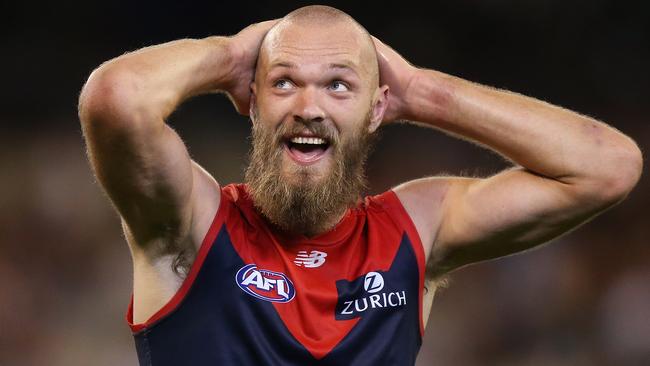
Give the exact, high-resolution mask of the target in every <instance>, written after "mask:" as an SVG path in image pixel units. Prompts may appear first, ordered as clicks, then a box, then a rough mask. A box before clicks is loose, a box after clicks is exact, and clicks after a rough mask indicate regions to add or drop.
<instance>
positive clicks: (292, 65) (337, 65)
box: [269, 61, 358, 75]
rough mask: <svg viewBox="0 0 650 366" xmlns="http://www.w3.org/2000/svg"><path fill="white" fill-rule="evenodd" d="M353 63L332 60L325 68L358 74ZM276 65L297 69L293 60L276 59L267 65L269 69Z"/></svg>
mask: <svg viewBox="0 0 650 366" xmlns="http://www.w3.org/2000/svg"><path fill="white" fill-rule="evenodd" d="M353 65H354V64H353V63H352V62H343V63H340V62H332V63H329V64H327V68H328V69H337V70H346V71H351V72H353V73H354V74H356V75H358V73H357V71H356V70H355V68H354V66H353ZM276 67H283V68H287V69H297V68H298V65H296V64H295V63H293V62H289V61H277V62H273V63H272V64H271V66H270V67H269V69H273V68H276Z"/></svg>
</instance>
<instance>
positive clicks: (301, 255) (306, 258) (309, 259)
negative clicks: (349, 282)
mask: <svg viewBox="0 0 650 366" xmlns="http://www.w3.org/2000/svg"><path fill="white" fill-rule="evenodd" d="M325 257H327V253H325V252H319V251H318V250H312V251H311V252H310V253H309V254H307V251H306V250H301V251H299V252H298V255H297V256H296V259H294V260H293V263H295V264H296V266H298V267H302V266H305V268H317V267H320V266H322V265H323V263H325Z"/></svg>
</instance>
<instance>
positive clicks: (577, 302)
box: [0, 0, 650, 366]
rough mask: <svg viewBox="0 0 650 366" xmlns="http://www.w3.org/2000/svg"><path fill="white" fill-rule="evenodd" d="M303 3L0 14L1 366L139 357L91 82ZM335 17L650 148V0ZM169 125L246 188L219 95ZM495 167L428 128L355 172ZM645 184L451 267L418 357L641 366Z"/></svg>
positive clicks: (646, 349)
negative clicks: (93, 76) (517, 251)
mask: <svg viewBox="0 0 650 366" xmlns="http://www.w3.org/2000/svg"><path fill="white" fill-rule="evenodd" d="M301 5H305V4H302V3H298V2H290V1H287V2H277V1H236V2H228V3H225V2H218V1H212V2H197V3H192V2H187V1H184V2H181V1H178V2H161V1H124V0H114V1H106V2H101V3H100V2H76V3H74V2H50V3H49V4H43V3H37V2H29V1H27V2H22V3H20V4H19V3H18V2H11V3H7V4H3V5H0V14H1V15H0V21H1V22H0V23H1V24H0V30H1V32H0V46H1V50H2V56H1V57H0V70H1V71H2V79H1V81H0V101H1V103H2V108H0V364H1V365H135V364H136V357H135V350H134V347H133V341H132V339H131V336H130V332H129V329H128V327H127V326H126V323H125V321H124V312H125V310H126V305H127V303H128V300H129V296H130V292H131V262H130V259H129V252H128V248H127V246H126V244H125V242H124V240H123V238H122V236H121V232H120V227H119V221H118V218H117V216H116V215H115V214H114V213H113V211H112V209H111V206H110V204H109V203H108V201H107V200H106V199H105V197H104V195H103V193H102V192H101V190H100V188H99V186H98V185H97V184H96V183H95V182H94V179H93V177H92V175H91V173H90V170H89V167H88V165H87V162H86V158H85V154H84V146H83V140H82V137H81V133H80V127H79V123H78V119H77V113H76V106H77V98H78V94H79V91H80V89H81V87H82V85H83V83H84V81H85V79H86V78H87V77H88V75H89V74H90V72H91V71H92V70H93V69H94V68H95V67H97V66H98V65H99V64H101V63H102V62H104V61H106V60H108V59H111V58H113V57H116V56H119V55H120V54H122V53H125V52H128V51H132V50H135V49H137V48H140V47H144V46H149V45H153V44H157V43H162V42H166V41H171V40H174V39H178V38H184V37H192V38H199V37H205V36H209V35H227V34H234V33H236V32H237V31H239V30H240V29H241V28H243V27H245V26H246V25H248V24H250V23H252V22H257V21H261V20H267V19H271V18H276V17H281V16H283V15H284V14H286V13H287V12H289V11H291V10H293V9H295V8H296V7H299V6H301ZM331 5H333V6H336V7H338V8H340V9H342V10H344V11H346V12H348V13H349V14H351V15H352V16H353V17H355V18H356V19H357V20H358V21H359V22H360V23H361V24H363V25H364V26H366V28H367V29H368V30H369V31H370V32H371V33H372V34H374V35H375V36H377V37H379V38H381V39H382V40H383V41H385V42H386V43H388V44H389V45H391V46H392V47H394V48H395V49H396V50H397V51H399V52H400V53H402V54H403V55H404V56H405V57H406V58H407V59H409V60H410V61H411V62H413V63H414V64H416V65H419V66H423V67H427V68H433V69H437V70H440V71H443V72H446V73H450V74H453V75H456V76H460V77H463V78H466V79H469V80H472V81H476V82H479V83H483V84H488V85H492V86H495V87H500V88H506V89H509V90H513V91H517V92H521V93H523V94H527V95H530V96H533V97H536V98H540V99H543V100H546V101H548V102H551V103H554V104H559V105H561V106H564V107H567V108H570V109H573V110H576V111H579V112H581V113H584V114H588V115H590V116H593V117H596V118H598V119H601V120H604V121H606V122H607V123H609V124H610V125H612V126H614V127H616V128H617V129H619V130H621V131H622V132H624V133H626V134H628V135H630V136H631V137H633V138H634V139H635V140H636V141H637V142H638V144H639V145H640V146H641V148H642V150H644V151H647V150H648V147H649V146H650V126H649V124H648V112H649V108H648V97H649V93H648V87H649V86H650V73H649V72H648V65H650V46H649V45H650V29H649V27H650V21H649V19H650V2H647V1H638V2H621V1H603V0H591V1H559V0H552V1H548V0H547V1H544V0H534V1H523V0H522V1H516V0H494V1H479V0H474V1H470V0H457V1H448V2H428V5H427V6H424V5H421V4H417V3H413V2H408V1H397V2H391V3H380V2H367V3H362V2H350V1H348V2H339V3H332V4H331ZM479 122H480V121H477V123H479ZM170 124H171V125H172V126H174V128H176V129H177V131H178V132H179V133H180V135H181V136H182V137H183V138H184V140H185V141H186V143H187V145H188V146H189V149H190V153H191V154H192V156H193V158H194V159H195V160H197V161H198V162H199V163H200V164H202V165H203V166H204V167H206V169H208V171H210V172H211V173H213V174H214V176H215V177H216V178H217V180H219V181H220V182H221V183H229V182H234V181H240V180H241V176H242V168H243V166H244V165H245V163H246V158H245V155H246V151H247V149H248V140H247V139H246V136H247V135H248V132H249V125H248V122H247V119H246V118H244V117H241V116H238V115H237V114H236V113H235V111H234V109H233V108H232V107H231V106H230V104H229V102H228V101H227V99H226V98H224V97H223V96H217V95H210V96H203V97H199V98H195V99H193V100H191V101H189V102H188V103H186V104H184V105H183V106H182V107H181V108H180V110H179V111H177V112H176V113H175V114H174V115H173V116H172V118H171V120H170ZM505 166H506V164H505V162H504V160H503V159H502V158H500V157H498V156H497V155H495V154H494V153H491V152H489V151H486V150H483V149H480V148H478V147H476V146H474V145H471V144H469V143H466V142H462V141H458V140H455V139H453V138H451V137H448V136H445V135H443V134H441V133H440V132H436V131H434V130H427V129H422V128H417V127H414V126H404V125H392V126H388V127H386V128H384V131H383V138H382V141H381V142H380V144H379V146H378V147H377V149H376V151H375V153H374V154H373V156H372V158H371V161H370V164H369V177H370V181H371V192H370V193H375V192H380V191H382V190H385V189H387V188H390V187H391V186H393V185H395V184H398V183H400V182H403V181H405V180H408V179H412V178H417V177H421V176H424V175H430V174H436V173H440V172H447V173H452V174H470V175H481V176H486V175H489V174H493V173H495V172H497V171H499V170H500V169H502V168H504V167H505ZM646 167H647V164H646ZM647 173H648V172H647V168H646V169H645V174H644V177H643V178H642V180H641V182H640V183H639V186H638V187H637V188H636V189H635V191H634V192H632V194H631V195H630V196H629V197H628V199H627V200H626V201H625V202H623V203H622V204H620V205H618V206H617V207H615V208H613V209H612V210H610V211H608V212H606V213H605V214H603V215H602V216H600V217H598V218H596V219H594V220H593V221H592V222H590V223H588V224H586V225H585V226H584V227H582V228H580V229H578V230H576V231H574V232H572V233H571V234H569V235H566V236H564V237H562V238H560V239H557V240H555V241H554V242H553V244H552V245H548V246H544V247H543V248H541V249H538V250H535V251H533V252H531V253H528V254H525V255H520V256H514V257H509V258H505V259H501V260H497V261H493V262H490V263H484V264H480V265H475V266H472V267H470V268H467V269H464V270H461V271H459V272H457V273H455V274H454V275H452V276H451V284H450V286H449V288H448V289H446V290H443V291H442V292H440V293H439V294H438V296H437V298H436V300H435V302H434V306H433V313H432V315H431V318H430V321H429V327H428V329H427V335H426V339H425V341H424V344H423V346H422V352H421V355H420V363H419V364H418V365H430V364H436V365H452V366H457V365H647V364H650V245H649V244H650V228H649V226H650V221H649V220H648V218H649V217H648V214H647V213H646V212H647V207H648V204H649V203H650V196H649V190H648V188H649V186H650V183H649V182H648V177H647Z"/></svg>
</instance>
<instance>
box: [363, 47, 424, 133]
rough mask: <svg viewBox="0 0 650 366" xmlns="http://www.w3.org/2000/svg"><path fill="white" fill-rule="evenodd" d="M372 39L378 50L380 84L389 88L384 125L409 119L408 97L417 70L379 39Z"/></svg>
mask: <svg viewBox="0 0 650 366" xmlns="http://www.w3.org/2000/svg"><path fill="white" fill-rule="evenodd" d="M372 39H373V41H374V43H375V48H376V49H377V61H378V62H379V84H380V85H388V87H389V95H388V107H387V108H386V112H385V114H384V119H383V120H382V124H386V123H389V122H393V121H396V120H400V119H408V118H409V116H410V115H411V114H410V113H409V111H408V104H407V103H406V100H407V98H406V97H407V95H408V91H409V87H410V85H411V83H412V82H413V80H414V79H415V74H416V71H417V68H416V67H414V66H413V65H411V64H410V63H409V62H408V61H406V59H404V58H403V57H402V56H401V55H400V54H399V53H397V52H396V51H395V50H394V49H392V48H390V47H389V46H388V45H386V44H385V43H383V42H382V41H380V40H379V39H378V38H376V37H374V36H373V37H372Z"/></svg>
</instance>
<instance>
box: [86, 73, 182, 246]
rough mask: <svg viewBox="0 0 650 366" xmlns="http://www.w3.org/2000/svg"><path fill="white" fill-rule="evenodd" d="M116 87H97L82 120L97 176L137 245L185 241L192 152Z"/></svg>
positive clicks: (164, 126) (176, 136) (91, 94)
mask: <svg viewBox="0 0 650 366" xmlns="http://www.w3.org/2000/svg"><path fill="white" fill-rule="evenodd" d="M106 88H108V90H106ZM115 88H117V86H114V85H109V86H108V87H103V88H102V87H98V86H95V87H94V89H93V90H90V91H87V90H85V91H84V93H86V94H90V95H82V105H81V106H80V119H81V123H82V129H83V133H84V138H85V140H86V145H87V149H88V155H89V159H90V162H91V165H92V167H93V170H94V172H95V175H96V176H97V179H98V180H99V182H100V183H101V185H102V187H103V188H104V189H105V191H106V192H107V194H108V196H109V197H110V199H111V201H112V202H113V204H114V205H115V207H116V209H117V210H118V212H119V213H120V215H121V216H122V218H123V220H124V221H125V222H126V223H127V224H128V226H129V229H130V231H131V233H132V234H133V236H134V239H135V240H136V242H137V243H139V244H143V245H144V244H145V243H146V242H148V241H150V240H153V239H155V238H159V237H161V236H177V237H178V236H183V235H185V234H187V233H188V231H189V224H190V220H191V212H192V210H191V196H192V187H193V178H192V169H193V168H192V162H191V159H190V157H189V154H188V152H187V149H186V148H185V145H184V144H183V142H182V140H181V139H180V137H179V136H178V134H176V132H175V131H173V130H172V129H171V128H170V127H169V126H167V125H166V124H165V123H164V121H162V119H161V118H160V119H159V120H158V118H159V117H157V116H156V115H155V114H153V113H152V114H150V113H147V111H144V110H140V109H138V108H137V107H136V106H134V105H133V104H130V103H131V102H130V101H129V100H128V98H129V96H128V95H123V94H120V93H119V91H117V90H115ZM83 104H86V105H83Z"/></svg>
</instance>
